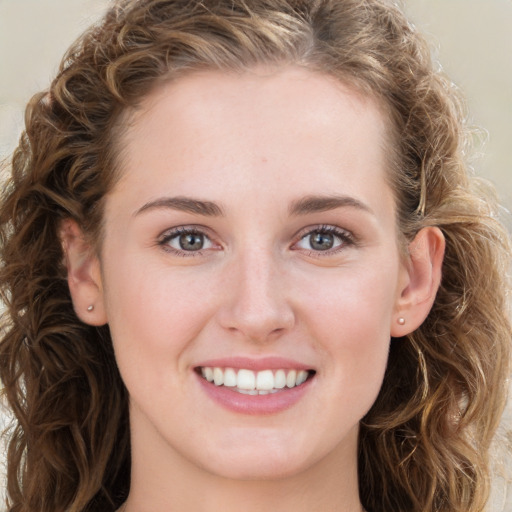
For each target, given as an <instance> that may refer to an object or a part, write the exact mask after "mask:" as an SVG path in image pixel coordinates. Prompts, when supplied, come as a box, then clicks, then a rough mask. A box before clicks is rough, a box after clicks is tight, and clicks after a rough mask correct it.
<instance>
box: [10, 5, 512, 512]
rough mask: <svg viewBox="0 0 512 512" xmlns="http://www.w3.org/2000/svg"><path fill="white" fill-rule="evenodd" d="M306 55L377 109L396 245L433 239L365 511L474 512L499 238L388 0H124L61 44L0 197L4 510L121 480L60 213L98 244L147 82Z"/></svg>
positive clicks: (53, 505)
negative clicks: (433, 290)
mask: <svg viewBox="0 0 512 512" xmlns="http://www.w3.org/2000/svg"><path fill="white" fill-rule="evenodd" d="M259 64H265V65H275V66H280V65H283V64H293V65H298V66H305V67H307V68H309V69H312V70H315V71H318V72H320V73H324V74H328V75H330V76H333V77H335V78H337V79H338V80H340V81H341V82H344V83H345V84H348V85H350V86H353V87H354V88H356V89H358V90H360V91H362V92H363V93H364V94H368V95H371V96H372V97H374V98H376V99H377V100H378V102H379V104H380V105H381V106H382V108H383V109H384V110H385V111H386V112H387V114H388V117H389V121H390V132H391V133H392V138H393V141H392V143H391V144H390V147H389V148H388V149H389V152H390V163H391V165H390V166H391V167H392V168H391V169H390V182H391V184H392V186H393V189H394V191H395V195H396V199H397V210H398V215H397V217H398V218H397V225H398V229H399V231H400V233H401V236H402V238H403V240H404V241H407V240H411V239H412V237H413V236H414V235H415V234H416V233H417V232H418V231H419V230H420V229H421V228H422V227H425V226H439V227H440V228H441V230H442V231H443V234H444V236H445V238H446V242H447V245H446V255H445V260H444V264H443V279H442V283H441V287H440V290H439V292H438V294H437V297H436V301H435V304H434V306H433V308H432V311H431V313H430V315H429V316H428V318H427V320H426V321H425V323H424V324H423V325H422V326H421V327H420V328H419V329H418V330H417V331H416V332H414V333H412V334H411V335H410V336H407V337H405V338H403V339H395V340H392V343H391V351H390V357H389V363H388V368H387V372H386V375H385V378H384V383H383V387H382V390H381V392H380V395H379V397H378V398H377V401H376V402H375V404H374V406H373V407H372V409H371V410H370V412H369V413H368V414H367V415H366V417H365V418H364V419H363V421H362V422H361V431H360V441H359V485H360V496H361V500H362V503H363V505H364V506H365V508H366V509H367V510H368V512H434V511H435V512H477V511H481V510H483V508H484V504H485V502H486V499H487V496H488V488H489V461H488V450H489V444H490V442H491V440H492V438H493V435H494V433H495V430H496V427H497V424H498V422H499V418H500V416H501V413H502V410H503V407H504V403H505V380H506V377H507V375H508V373H509V369H510V366H509V365H510V333H511V331H510V324H509V320H508V317H507V307H506V300H505V286H506V282H505V276H506V271H507V266H508V263H509V256H508V252H507V250H508V237H507V234H506V232H505V231H504V229H503V228H502V226H501V224H500V223H499V222H498V220H497V212H498V210H497V206H496V204H495V202H494V200H493V199H492V198H491V197H490V196H489V195H486V192H485V190H484V188H483V187H482V186H481V185H480V184H479V183H480V182H479V181H478V180H476V179H474V178H470V177H469V175H468V171H467V168H466V164H465V162H464V151H465V149H466V145H465V141H466V132H465V129H464V122H463V118H464V111H463V108H462V107H461V102H460V101H459V99H458V96H457V94H456V92H455V89H454V87H453V86H452V84H451V83H450V82H449V81H448V80H447V79H446V78H445V77H444V76H442V75H441V74H440V73H438V72H436V71H435V70H434V68H433V65H432V62H431V58H430V54H429V50H428V47H427V45H426V44H425V43H424V41H423V40H422V38H421V37H420V36H419V35H418V34H417V33H416V31H415V29H414V28H413V27H412V26H411V25H410V24H409V23H408V21H407V20H406V19H405V18H404V16H403V15H402V13H401V12H400V11H399V9H398V8H397V7H396V6H395V5H394V4H393V3H391V2H389V1H386V0H247V1H244V0H202V1H191V0H139V1H135V0H125V1H120V2H118V3H117V4H115V5H114V6H113V7H112V8H111V9H110V10H109V12H108V13H107V14H106V16H105V18H104V19H103V21H102V22H101V23H100V24H98V25H97V26H95V27H93V28H91V29H90V30H89V31H88V32H87V33H85V34H84V35H83V36H82V37H81V38H80V39H79V40H78V41H77V42H76V43H75V44H74V45H73V46H72V48H71V49H70V50H69V52H68V53H67V55H66V57H65V58H64V60H63V62H62V65H61V68H60V70H59V73H58V76H57V77H56V78H55V80H54V81H53V83H52V84H51V86H50V88H49V90H48V91H45V92H42V93H40V94H38V95H36V96H35V97H34V98H33V99H32V100H31V102H30V104H29V105H28V108H27V114H26V130H25V132H24V134H23V135H22V138H21V141H20V145H19V147H18V148H17V149H16V151H15V153H14V155H13V159H12V165H11V168H12V176H11V177H10V179H9V180H8V183H7V186H6V189H5V190H4V191H3V193H2V200H1V205H0V243H1V249H0V251H1V252H0V256H1V259H2V266H1V270H0V289H1V294H2V295H1V296H2V299H3V301H4V302H5V305H6V314H5V315H4V317H3V320H2V322H3V323H2V335H1V343H0V378H1V380H2V382H3V384H4V388H5V395H6V397H7V399H8V402H9V404H10V407H11V408H12V411H13V413H14V416H15V419H16V422H15V424H14V425H13V427H12V430H11V432H10V441H9V451H8V494H9V510H10V511H11V512H36V511H37V512H63V511H69V512H78V511H82V510H84V511H107V510H114V509H115V508H116V507H117V506H118V505H119V504H120V503H121V502H122V501H123V500H124V499H125V497H126V495H127V492H128V489H129V474H130V450H129V445H130V440H129V429H128V409H127V392H126V389H125V388H124V385H123V383H122V381H121V378H120V375H119V372H118V370H117V367H116V363H115V359H114V354H113V350H112V344H111V340H110V335H109V330H108V326H105V327H100V328H96V327H91V326H88V325H85V324H83V323H81V322H80V321H79V320H78V319H77V317H76V315H75V313H74V311H73V305H72V302H71V299H70V295H69V290H68V287H67V283H66V271H65V268H64V265H63V254H62V248H61V244H60V241H59V237H58V228H59V225H60V223H61V222H62V220H63V219H66V218H72V219H75V220H76V221H77V222H78V224H79V225H80V226H81V227H82V229H83V230H84V232H85V233H87V235H88V236H89V237H90V238H91V240H93V241H95V242H96V243H98V244H101V232H102V215H103V203H104V198H105V195H106V194H107V193H108V191H109V190H111V189H112V187H113V186H114V184H115V182H116V177H117V175H118V174H119V172H122V169H118V165H117V164H118V161H119V158H118V152H119V151H121V150H122V148H121V147H120V145H119V143H118V142H119V136H120V133H121V132H122V130H123V123H124V122H126V119H127V116H126V114H129V113H130V112H133V111H134V110H135V109H137V106H138V104H139V102H140V101H141V100H142V99H143V98H144V97H145V96H146V95H147V94H148V93H149V92H150V91H151V90H152V89H153V88H155V87H156V86H158V84H160V83H163V82H165V81H168V80H173V79H177V78H179V76H180V75H182V74H184V73H187V72H190V71H192V70H197V69H217V70H226V71H230V72H243V71H244V70H246V69H248V68H250V67H252V66H256V65H259Z"/></svg>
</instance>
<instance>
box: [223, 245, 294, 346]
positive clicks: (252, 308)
mask: <svg viewBox="0 0 512 512" xmlns="http://www.w3.org/2000/svg"><path fill="white" fill-rule="evenodd" d="M285 281H286V278H285V273H284V272H283V271H282V269H280V268H279V265H278V263H277V262H276V258H275V257H272V255H271V254H268V253H266V254H263V253H262V251H260V252H252V253H251V254H249V255H247V256H246V257H243V258H240V259H238V260H237V261H235V262H232V264H231V265H230V266H229V268H228V269H227V277H226V282H225V284H226V286H225V288H224V290H223V291H222V294H223V296H224V301H223V304H222V306H221V307H220V308H219V310H218V319H219V323H220V324H221V326H222V327H223V328H224V329H227V330H229V331H230V332H231V333H235V334H238V335H240V336H243V337H244V338H245V339H247V340H250V341H251V342H254V343H265V342H268V341H272V340H273V339H275V338H276V337H278V336H279V335H281V334H283V333H284V332H286V331H289V330H290V329H291V328H292V327H293V325H294V323H295V314H294V311H293V308H292V304H291V303H290V301H289V299H288V294H287V287H286V285H285Z"/></svg>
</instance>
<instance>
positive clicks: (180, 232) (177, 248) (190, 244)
mask: <svg viewBox="0 0 512 512" xmlns="http://www.w3.org/2000/svg"><path fill="white" fill-rule="evenodd" d="M159 245H161V246H163V247H164V249H166V250H170V251H172V252H176V253H181V254H183V255H185V254H186V253H188V254H189V255H192V254H193V253H198V252H200V251H202V250H205V249H212V248H213V247H214V244H213V242H212V241H211V240H210V238H209V237H208V236H207V235H206V234H205V233H203V232H201V231H200V230H198V229H197V228H184V227H181V228H176V229H173V230H171V231H168V232H166V233H165V234H164V235H163V236H162V238H161V239H160V241H159Z"/></svg>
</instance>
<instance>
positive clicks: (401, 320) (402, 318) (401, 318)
mask: <svg viewBox="0 0 512 512" xmlns="http://www.w3.org/2000/svg"><path fill="white" fill-rule="evenodd" d="M398 323H399V324H400V325H405V318H404V317H402V316H401V317H400V318H399V319H398Z"/></svg>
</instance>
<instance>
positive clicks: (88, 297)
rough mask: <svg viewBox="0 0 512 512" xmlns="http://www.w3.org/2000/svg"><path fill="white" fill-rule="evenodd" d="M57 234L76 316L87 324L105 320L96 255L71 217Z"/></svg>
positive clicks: (96, 323) (102, 322)
mask: <svg viewBox="0 0 512 512" xmlns="http://www.w3.org/2000/svg"><path fill="white" fill-rule="evenodd" d="M59 238H60V241H61V244H62V249H63V251H64V258H65V264H66V268H67V272H68V286H69V291H70V293H71V298H72V299H73V306H74V309H75V312H76V314H77V316H78V318H80V320H82V321H83V322H84V323H86V324H89V325H96V326H99V325H104V324H106V323H107V316H106V313H105V307H104V303H103V285H102V280H101V271H100V262H99V259H98V257H97V256H96V254H95V252H94V250H93V249H92V247H91V245H90V244H89V243H88V242H87V241H86V240H85V237H84V234H83V233H82V230H81V229H80V228H79V227H78V224H77V223H76V222H75V221H74V220H72V219H66V220H64V221H63V222H62V223H61V225H60V229H59Z"/></svg>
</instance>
